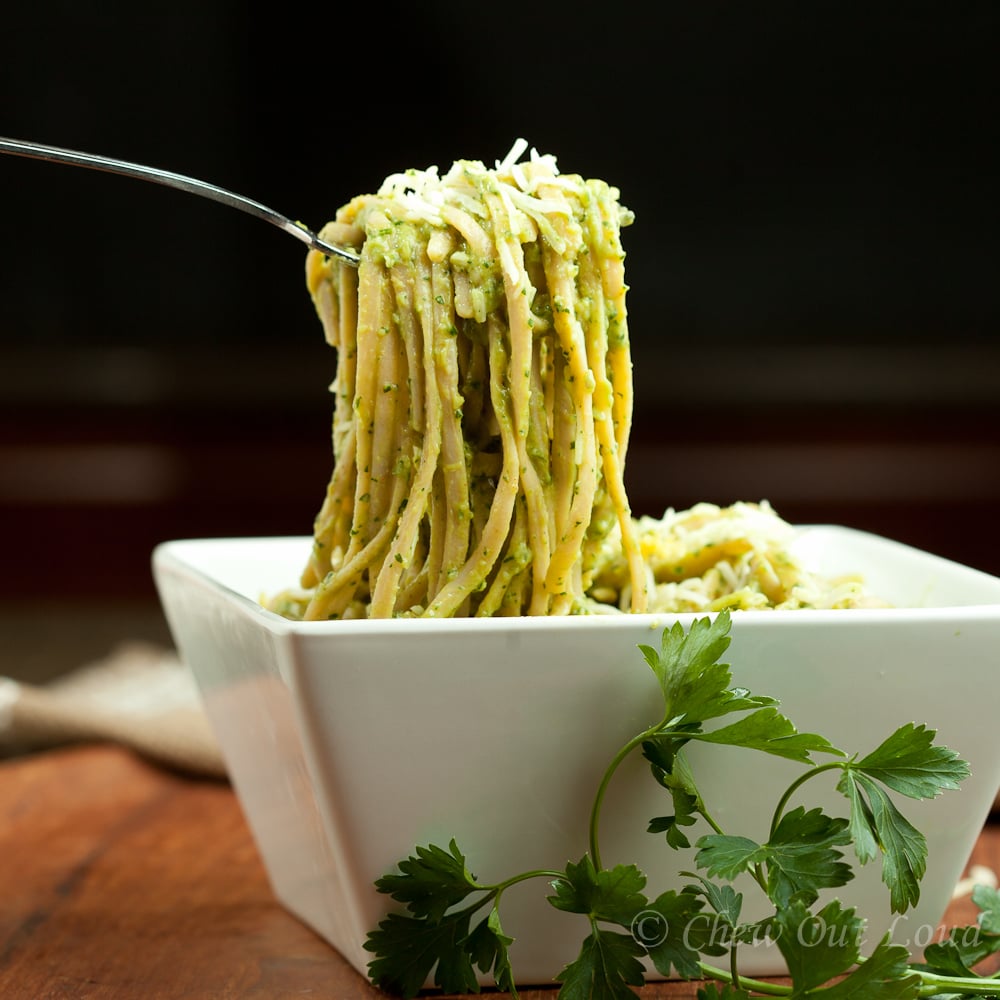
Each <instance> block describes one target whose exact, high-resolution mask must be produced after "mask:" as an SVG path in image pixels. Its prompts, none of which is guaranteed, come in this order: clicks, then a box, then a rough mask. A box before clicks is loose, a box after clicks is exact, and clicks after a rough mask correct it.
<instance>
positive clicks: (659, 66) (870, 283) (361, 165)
mask: <svg viewBox="0 0 1000 1000" xmlns="http://www.w3.org/2000/svg"><path fill="white" fill-rule="evenodd" d="M111 6H112V5H96V4H83V3H80V2H78V0H77V2H73V3H70V2H68V0H52V2H48V3H45V4H17V5H13V6H12V9H11V10H9V11H7V12H6V13H5V16H4V20H5V28H4V39H3V42H2V48H3V58H2V60H0V98H2V105H0V130H2V132H3V133H4V134H7V135H13V136H15V137H21V138H34V139H38V140H42V141H48V142H51V143H54V144H57V145H67V146H75V147H78V148H83V149H89V150H93V151H95V152H104V153H107V154H109V155H115V156H120V157H122V158H131V159H137V160H141V161H146V162H150V163H154V164H156V165H158V166H162V167H166V168H170V169H174V170H177V171H180V172H186V173H191V174H194V175H196V176H199V177H203V178H205V179H208V180H212V181H214V182H216V183H218V184H220V185H222V186H224V187H230V188H232V189H234V190H237V191H240V192H242V193H245V194H248V195H250V196H252V197H255V198H258V199H259V200H261V201H263V202H265V203H267V204H270V205H272V206H274V207H275V208H278V209H279V210H281V211H284V212H287V213H288V214H290V215H293V216H295V217H298V218H301V219H302V220H303V221H305V222H307V223H308V224H311V225H313V226H319V225H321V224H322V223H323V222H324V221H325V220H326V219H327V218H328V217H329V216H330V215H331V214H332V213H333V212H334V210H335V209H336V207H337V206H338V205H339V204H341V203H342V202H343V201H346V200H347V199H348V198H349V197H350V196H351V195H353V194H355V193H358V192H362V191H366V190H369V189H371V188H372V186H373V185H375V184H377V183H378V182H379V180H381V178H382V177H383V176H384V175H385V174H387V173H389V172H391V171H393V170H397V169H400V168H403V167H406V166H426V165H427V164H430V163H438V164H441V165H445V166H446V165H447V164H448V163H450V161H451V160H452V159H455V158H458V157H468V158H479V159H483V160H486V161H487V162H490V161H492V160H493V159H496V158H498V157H500V156H502V155H503V154H504V153H505V152H506V151H507V149H508V148H509V146H510V144H511V142H512V141H513V140H514V138H516V137H517V136H524V137H525V138H526V139H527V140H528V141H529V142H530V143H532V144H533V145H535V146H537V147H538V148H539V149H540V150H542V151H544V152H552V153H554V154H556V155H557V157H558V158H559V162H560V166H561V167H562V169H564V170H570V171H573V172H578V173H583V174H587V175H591V176H600V177H604V178H605V179H607V180H609V181H611V182H613V183H615V184H617V185H618V186H619V187H620V189H621V191H622V199H623V201H624V202H625V204H627V205H628V206H629V207H631V208H633V209H634V211H635V213H636V216H637V221H636V224H635V226H634V228H633V230H632V231H630V232H629V233H628V234H627V246H626V249H627V251H628V253H629V261H628V266H629V277H630V285H631V289H632V290H631V296H630V309H631V313H632V327H633V336H634V337H635V340H636V344H637V345H638V346H639V349H640V356H641V347H642V345H643V344H645V343H649V342H653V341H658V340H661V339H664V338H666V339H669V340H672V341H675V342H678V343H682V342H685V341H690V340H692V339H693V340H697V341H702V342H704V343H706V344H716V343H718V342H720V341H721V342H725V341H728V340H733V341H739V340H741V339H743V338H746V337H753V338H756V339H757V340H758V341H759V342H761V343H763V344H765V345H770V344H777V345H780V344H783V343H794V342H801V341H802V340H803V339H813V338H820V339H823V338H827V339H834V340H836V341H838V342H842V341H843V340H845V339H847V340H854V341H858V342H870V341H871V340H872V339H877V340H887V341H895V340H899V339H928V338H931V339H935V338H940V337H941V336H942V334H943V333H947V335H948V336H949V337H955V338H960V339H962V340H975V339H977V338H986V337H990V336H992V334H993V332H994V331H995V329H996V325H997V319H998V308H1000V307H998V302H1000V296H998V295H997V292H996V283H995V280H994V274H995V270H996V263H997V250H998V236H997V234H998V231H1000V227H998V221H1000V220H998V217H997V209H996V207H995V203H996V201H997V199H996V197H995V195H994V187H995V182H996V177H997V165H998V164H997V152H996V150H997V148H998V147H997V145H996V138H997V136H996V131H997V124H996V122H997V117H998V115H997V111H998V102H997V98H998V96H1000V95H998V92H997V82H998V75H997V62H998V60H997V58H996V52H997V43H998V41H1000V38H998V33H997V28H998V26H1000V8H998V7H997V5H996V4H994V3H990V2H979V3H977V2H965V3H958V4H950V3H944V2H939V3H927V2H911V3H873V4H859V5H851V4H842V3H790V2H774V3H759V4H725V3H703V2H687V3H669V2H668V3H663V4H659V5H655V6H654V5H638V4H629V3H616V4H603V5H588V4H577V5H570V4H544V3H539V4H533V5H526V6H522V7H520V8H512V9H502V8H498V7H496V6H495V5H486V4H483V5H475V4H464V3H463V4H454V3H447V2H446V3H434V4H426V5H414V4H401V3H396V2H391V0H390V2H387V3H380V4H370V3H354V4H348V3H343V2H341V3H337V4H313V5H308V6H306V5H302V4H285V5H269V7H268V9H266V10H265V11H263V12H261V13H258V14H255V15H251V14H249V13H248V12H247V10H246V8H245V7H244V5H243V4H237V3H233V2H231V0H229V2H216V3H194V2H191V0H180V2H174V3H171V4H169V5H167V4H162V5H161V4H157V3H152V4H143V5H125V4H120V5H118V6H119V7H120V13H108V12H107V9H108V8H109V7H111ZM0 184H2V186H3V190H4V192H5V195H6V197H5V198H4V224H3V239H2V241H0V260H2V262H3V266H2V268H0V336H2V337H3V338H5V339H6V338H9V337H14V338H22V339H23V338H32V339H33V340H48V341H53V342H55V341H60V340H67V339H72V340H73V341H78V340H79V338H81V337H88V338H97V339H102V340H115V341H125V342H129V343H135V342H137V341H143V342H144V341H153V342H164V341H176V340H178V339H180V340H191V341H195V342H204V341H206V339H208V340H210V341H215V342H222V341H229V340H232V339H235V338H246V337H249V338H253V339H257V340H270V339H272V338H274V337H285V338H287V337H300V336H305V337H310V336H312V335H313V334H314V333H315V330H314V329H313V327H312V321H311V315H310V313H309V307H308V304H307V303H306V302H305V301H304V300H303V296H302V289H301V274H300V267H299V257H298V256H297V249H296V248H295V247H294V246H293V245H291V244H290V243H289V242H287V241H288V238H287V237H286V236H282V235H280V234H279V233H277V231H275V232H273V233H272V232H268V231H266V229H265V227H263V226H262V225H261V224H260V223H259V222H255V221H252V220H249V219H242V218H238V217H236V216H235V213H231V212H230V210H228V209H223V208H221V207H219V206H214V205H211V204H209V203H203V204H202V203H197V202H195V201H194V200H193V199H190V198H188V197H187V196H183V195H179V194H177V193H174V192H168V191H162V190H158V189H155V188H150V187H147V186H144V185H141V184H138V183H137V182H133V181H125V180H122V179H118V178H107V177H100V176H97V175H93V174H88V175H84V176H81V175H80V174H79V173H78V172H74V171H69V170H66V169H65V168H56V167H51V166H46V165H39V164H34V163H29V162H23V161H18V162H12V161H11V160H10V159H9V158H4V159H0ZM33 227H38V229H39V230H40V231H39V232H32V228H33ZM41 231H45V232H47V233H48V234H49V235H48V237H45V236H43V234H42V232H41Z"/></svg>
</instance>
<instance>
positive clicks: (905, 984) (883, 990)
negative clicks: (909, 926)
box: [823, 935, 921, 1000]
mask: <svg viewBox="0 0 1000 1000" xmlns="http://www.w3.org/2000/svg"><path fill="white" fill-rule="evenodd" d="M908 957H909V956H908V953H907V950H906V949H905V948H904V947H903V946H902V945H898V944H890V943H889V937H888V935H886V937H884V938H883V939H882V940H881V941H880V942H879V943H878V946H877V947H876V948H875V951H873V952H872V954H871V955H870V956H869V957H868V958H866V959H865V960H864V962H862V963H861V964H860V965H859V966H858V967H857V968H856V969H854V971H853V972H851V973H850V974H849V975H847V976H845V977H844V978H843V979H841V980H839V981H838V982H836V983H834V984H833V985H832V986H827V987H826V988H824V990H823V998H824V1000H911V998H913V997H918V996H920V995H921V992H920V984H921V980H920V976H919V975H918V974H917V973H916V972H914V971H912V969H911V967H910V966H909V965H907V958H908Z"/></svg>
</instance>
